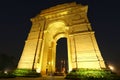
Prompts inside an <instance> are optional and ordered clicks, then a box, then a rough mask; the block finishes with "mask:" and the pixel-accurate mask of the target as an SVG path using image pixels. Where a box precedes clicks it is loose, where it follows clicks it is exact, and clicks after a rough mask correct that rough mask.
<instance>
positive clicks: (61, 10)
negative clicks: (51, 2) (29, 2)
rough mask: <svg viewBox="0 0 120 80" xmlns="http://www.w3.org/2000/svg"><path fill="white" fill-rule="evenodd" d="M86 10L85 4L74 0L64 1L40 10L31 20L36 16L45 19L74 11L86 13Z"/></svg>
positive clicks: (73, 12)
mask: <svg viewBox="0 0 120 80" xmlns="http://www.w3.org/2000/svg"><path fill="white" fill-rule="evenodd" d="M87 11H88V6H87V5H82V4H77V3H76V2H71V3H64V4H60V5H56V6H54V7H50V8H48V9H45V10H42V11H41V12H40V14H38V15H37V16H35V17H33V18H32V19H31V21H33V19H36V18H38V17H40V19H41V18H42V17H44V18H46V19H51V18H54V17H57V16H65V15H69V14H75V13H83V14H87ZM42 19H43V18H42Z"/></svg>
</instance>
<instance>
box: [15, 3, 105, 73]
mask: <svg viewBox="0 0 120 80" xmlns="http://www.w3.org/2000/svg"><path fill="white" fill-rule="evenodd" d="M87 11H88V6H87V5H81V4H77V3H75V2H72V3H65V4H60V5H56V6H54V7H50V8H48V9H45V10H42V11H41V12H40V13H39V14H38V15H36V16H35V17H34V18H31V22H32V27H31V30H30V32H29V34H28V37H27V40H26V41H25V46H24V49H23V53H22V55H21V58H20V61H19V63H18V67H17V68H18V69H30V70H36V72H38V73H41V74H43V75H44V74H46V70H48V71H51V72H53V73H54V72H55V69H56V66H55V65H56V57H57V56H56V46H57V41H58V40H59V39H61V38H66V39H67V51H68V53H67V59H68V60H67V61H68V71H71V70H72V69H74V68H87V69H104V68H106V65H105V63H104V60H103V58H102V55H101V52H100V50H99V48H98V44H97V42H96V38H95V35H94V31H93V30H92V28H91V24H90V23H89V20H88V17H87ZM47 66H49V67H47Z"/></svg>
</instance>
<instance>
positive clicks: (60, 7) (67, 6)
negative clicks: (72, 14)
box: [41, 2, 88, 14]
mask: <svg viewBox="0 0 120 80" xmlns="http://www.w3.org/2000/svg"><path fill="white" fill-rule="evenodd" d="M87 7H88V6H83V5H82V4H76V2H72V3H64V4H60V5H56V6H54V7H50V8H48V9H45V10H42V11H41V14H45V13H50V12H54V11H58V10H62V11H63V10H65V9H67V10H71V9H73V8H76V9H77V8H80V9H82V10H86V12H87Z"/></svg>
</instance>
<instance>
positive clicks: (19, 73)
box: [13, 69, 41, 77]
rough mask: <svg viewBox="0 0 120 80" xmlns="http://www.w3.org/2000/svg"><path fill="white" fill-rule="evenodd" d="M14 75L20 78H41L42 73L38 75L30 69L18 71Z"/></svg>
mask: <svg viewBox="0 0 120 80" xmlns="http://www.w3.org/2000/svg"><path fill="white" fill-rule="evenodd" d="M13 74H15V75H16V76H18V77H40V76H41V74H40V73H36V71H35V70H30V69H16V70H15V71H14V72H13Z"/></svg>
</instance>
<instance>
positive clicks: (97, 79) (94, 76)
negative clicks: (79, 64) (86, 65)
mask: <svg viewBox="0 0 120 80" xmlns="http://www.w3.org/2000/svg"><path fill="white" fill-rule="evenodd" d="M66 79H74V80H75V79H82V80H120V77H119V76H117V75H116V74H115V73H112V72H111V71H110V70H97V69H74V70H72V71H71V72H70V73H68V74H67V76H66Z"/></svg>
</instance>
